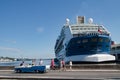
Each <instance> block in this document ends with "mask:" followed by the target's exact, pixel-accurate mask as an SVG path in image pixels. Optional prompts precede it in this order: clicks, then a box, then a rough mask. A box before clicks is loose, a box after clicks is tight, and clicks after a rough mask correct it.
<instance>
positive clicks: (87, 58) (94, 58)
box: [65, 54, 115, 62]
mask: <svg viewBox="0 0 120 80" xmlns="http://www.w3.org/2000/svg"><path fill="white" fill-rule="evenodd" d="M70 60H72V61H83V62H104V61H113V60H115V57H114V56H112V55H109V54H93V55H76V56H70V57H66V58H65V62H69V61H70Z"/></svg>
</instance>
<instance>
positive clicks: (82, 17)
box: [77, 16, 84, 24]
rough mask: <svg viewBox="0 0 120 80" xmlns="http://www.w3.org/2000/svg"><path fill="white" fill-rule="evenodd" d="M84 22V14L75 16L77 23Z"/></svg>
mask: <svg viewBox="0 0 120 80" xmlns="http://www.w3.org/2000/svg"><path fill="white" fill-rule="evenodd" d="M82 23H84V16H77V24H82Z"/></svg>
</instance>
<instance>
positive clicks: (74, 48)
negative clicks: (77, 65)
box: [54, 16, 115, 63]
mask: <svg viewBox="0 0 120 80" xmlns="http://www.w3.org/2000/svg"><path fill="white" fill-rule="evenodd" d="M110 49H111V37H110V32H109V31H108V30H107V29H106V28H105V27H104V26H103V25H97V24H94V23H93V19H92V18H89V20H88V22H87V23H85V17H84V16H77V21H76V24H71V23H70V20H69V19H66V24H64V26H63V27H62V29H61V32H60V35H59V36H58V38H57V40H56V44H55V47H54V50H55V56H56V58H57V59H58V60H59V61H60V60H64V61H65V62H66V63H68V62H69V61H72V62H107V61H114V60H115V56H113V55H111V54H110Z"/></svg>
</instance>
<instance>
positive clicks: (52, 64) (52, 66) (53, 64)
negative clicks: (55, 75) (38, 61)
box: [50, 59, 55, 70]
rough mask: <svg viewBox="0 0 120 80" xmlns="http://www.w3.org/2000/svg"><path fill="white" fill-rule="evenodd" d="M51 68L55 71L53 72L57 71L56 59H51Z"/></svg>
mask: <svg viewBox="0 0 120 80" xmlns="http://www.w3.org/2000/svg"><path fill="white" fill-rule="evenodd" d="M50 67H51V69H53V70H54V69H55V63H54V59H51V66H50Z"/></svg>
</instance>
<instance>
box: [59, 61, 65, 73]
mask: <svg viewBox="0 0 120 80" xmlns="http://www.w3.org/2000/svg"><path fill="white" fill-rule="evenodd" d="M60 70H63V71H65V70H66V67H65V62H64V60H61V61H60Z"/></svg>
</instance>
